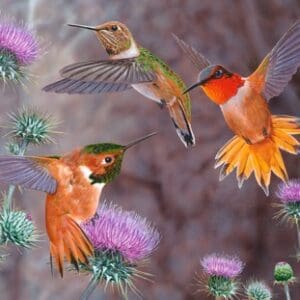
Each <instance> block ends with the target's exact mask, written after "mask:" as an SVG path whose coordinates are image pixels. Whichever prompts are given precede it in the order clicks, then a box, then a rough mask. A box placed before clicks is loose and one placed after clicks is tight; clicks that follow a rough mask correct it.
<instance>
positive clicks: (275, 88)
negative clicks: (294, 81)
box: [249, 20, 300, 101]
mask: <svg viewBox="0 0 300 300" xmlns="http://www.w3.org/2000/svg"><path fill="white" fill-rule="evenodd" d="M299 67H300V20H298V21H297V22H296V23H295V24H294V25H293V26H292V27H291V28H290V29H289V30H288V31H287V32H286V33H285V34H284V35H283V37H282V38H281V39H280V40H279V41H278V42H277V44H276V45H275V47H274V48H273V49H272V51H271V52H270V53H269V54H268V55H267V56H266V57H265V58H264V60H263V61H262V63H261V64H260V65H259V66H258V68H257V69H256V70H255V71H254V73H253V74H251V75H250V76H249V81H250V83H251V85H252V86H253V87H254V88H255V89H256V90H257V91H258V92H259V93H261V94H262V95H263V96H264V97H265V98H266V100H267V101H269V100H270V99H271V98H273V97H275V96H278V95H279V94H281V93H282V91H283V89H284V88H285V87H286V85H287V84H288V82H289V81H290V80H291V78H292V76H293V75H294V74H295V73H296V72H297V70H298V68H299Z"/></svg>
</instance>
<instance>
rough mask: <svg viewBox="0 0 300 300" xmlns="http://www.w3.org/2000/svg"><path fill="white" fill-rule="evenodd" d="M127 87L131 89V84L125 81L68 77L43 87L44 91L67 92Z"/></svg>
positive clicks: (88, 91)
mask: <svg viewBox="0 0 300 300" xmlns="http://www.w3.org/2000/svg"><path fill="white" fill-rule="evenodd" d="M128 89H131V85H130V84H126V83H111V82H94V81H82V80H76V79H69V78H64V79H62V80H59V81H56V82H54V83H51V84H49V85H47V86H45V87H44V88H43V90H44V91H45V92H55V93H67V94H99V93H110V92H123V91H125V90H128Z"/></svg>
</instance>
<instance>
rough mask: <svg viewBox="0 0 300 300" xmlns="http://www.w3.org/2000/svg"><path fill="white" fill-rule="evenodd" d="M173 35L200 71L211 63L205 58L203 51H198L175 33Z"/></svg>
mask: <svg viewBox="0 0 300 300" xmlns="http://www.w3.org/2000/svg"><path fill="white" fill-rule="evenodd" d="M173 37H174V39H175V41H176V42H177V44H178V45H179V47H180V48H181V50H182V51H183V52H184V53H185V54H186V55H187V56H188V57H189V59H190V60H191V61H192V63H193V64H194V65H195V66H196V68H197V69H198V70H199V71H202V70H203V69H205V68H206V67H208V66H209V65H211V63H210V62H209V60H208V59H207V58H205V57H204V56H203V55H202V54H201V53H199V52H198V51H196V50H195V49H194V48H193V47H192V46H190V45H188V44H187V43H186V42H184V41H183V40H181V39H180V38H179V37H178V36H176V35H175V34H173Z"/></svg>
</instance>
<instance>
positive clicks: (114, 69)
mask: <svg viewBox="0 0 300 300" xmlns="http://www.w3.org/2000/svg"><path fill="white" fill-rule="evenodd" d="M60 74H61V76H62V77H64V78H69V79H75V80H81V81H85V82H87V81H93V82H110V83H123V84H124V83H125V84H126V83H127V84H136V83H143V82H151V81H153V80H155V79H156V76H155V74H154V72H152V71H151V70H146V69H145V67H144V66H143V65H142V64H140V63H138V62H137V61H136V60H135V59H119V60H104V61H103V60H102V61H101V60H100V61H90V62H82V63H76V64H72V65H69V66H67V67H65V68H63V69H62V70H61V71H60Z"/></svg>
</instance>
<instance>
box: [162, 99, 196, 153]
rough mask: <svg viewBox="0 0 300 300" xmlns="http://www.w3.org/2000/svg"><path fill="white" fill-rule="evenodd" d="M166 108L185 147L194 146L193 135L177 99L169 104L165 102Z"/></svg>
mask: <svg viewBox="0 0 300 300" xmlns="http://www.w3.org/2000/svg"><path fill="white" fill-rule="evenodd" d="M167 108H168V110H169V113H170V116H171V119H172V121H173V124H174V126H175V128H176V132H177V135H178V136H179V138H180V140H181V141H182V142H183V144H184V145H185V147H186V148H188V147H192V146H194V145H195V144H196V141H195V136H194V133H193V130H192V126H191V123H190V122H189V121H188V118H187V115H186V113H185V111H184V109H183V107H182V105H181V104H180V103H179V101H178V100H177V101H176V102H174V103H172V104H171V105H168V104H167Z"/></svg>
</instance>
